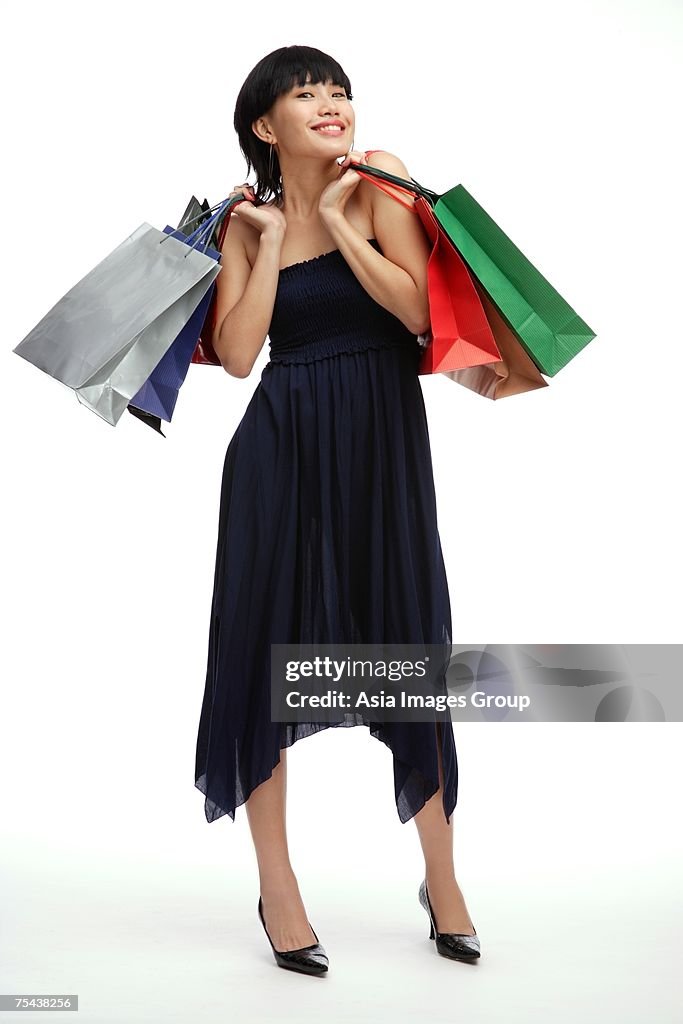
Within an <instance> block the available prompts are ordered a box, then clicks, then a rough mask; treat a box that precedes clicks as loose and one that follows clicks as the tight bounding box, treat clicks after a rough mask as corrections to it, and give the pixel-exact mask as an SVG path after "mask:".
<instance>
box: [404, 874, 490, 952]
mask: <svg viewBox="0 0 683 1024" xmlns="http://www.w3.org/2000/svg"><path fill="white" fill-rule="evenodd" d="M418 898H419V900H420V903H421V904H422V906H423V907H424V908H425V910H426V911H427V913H428V914H429V923H430V926H431V927H430V931H429V938H430V939H433V938H434V937H435V936H436V948H437V951H438V952H439V953H440V954H441V956H448V957H450V958H451V960H476V959H478V957H480V956H481V947H480V943H479V937H478V935H477V929H476V928H474V925H472V927H473V928H474V935H461V934H460V933H458V932H440V931H439V930H438V928H437V927H436V918H435V917H434V911H433V910H432V904H431V902H430V900H429V893H428V892H427V880H426V879H424V880H423V881H422V884H421V885H420V892H419V894H418Z"/></svg>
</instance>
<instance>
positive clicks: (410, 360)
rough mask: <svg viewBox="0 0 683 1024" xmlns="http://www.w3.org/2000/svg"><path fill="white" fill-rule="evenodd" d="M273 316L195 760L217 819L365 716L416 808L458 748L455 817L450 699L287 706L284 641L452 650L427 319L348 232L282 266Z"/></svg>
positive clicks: (401, 797)
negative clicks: (299, 754) (381, 715)
mask: <svg viewBox="0 0 683 1024" xmlns="http://www.w3.org/2000/svg"><path fill="white" fill-rule="evenodd" d="M369 241H370V242H371V244H372V245H373V246H375V247H376V248H377V249H378V250H379V251H380V252H381V249H380V247H379V244H378V242H377V240H376V239H374V238H373V239H369ZM268 333H269V337H270V361H269V362H268V363H267V364H266V365H265V367H264V368H263V372H262V374H261V380H260V382H259V384H258V385H257V387H256V389H255V390H254V393H253V395H252V397H251V401H250V402H249V404H248V406H247V408H246V411H245V413H244V416H243V417H242V419H241V421H240V423H239V425H238V427H237V429H236V430H235V433H234V434H233V436H232V438H231V440H230V443H229V445H228V449H227V452H226V454H225V462H224V466H223V482H222V487H221V499H220V513H219V521H218V540H217V545H216V561H215V574H214V585H213V596H212V602H211V619H210V628H209V648H208V656H207V669H206V682H205V688H204V700H203V704H202V710H201V716H200V723H199V732H198V736H197V755H196V770H195V785H196V786H197V788H198V789H200V790H201V791H202V792H203V793H204V794H205V805H204V806H205V813H206V819H207V821H215V820H216V819H217V818H219V817H221V816H222V815H225V814H228V815H230V817H231V818H232V819H233V820H234V818H235V809H236V808H237V807H238V806H239V805H240V804H242V803H244V802H245V801H246V800H247V799H248V798H249V796H250V794H251V792H252V791H253V790H254V789H255V788H256V787H257V786H259V785H260V784H261V783H262V782H264V781H266V780H267V779H269V778H270V777H271V775H272V773H273V769H274V768H275V766H276V765H277V764H278V763H279V761H280V752H281V751H282V750H283V749H284V748H285V747H289V746H291V745H292V744H293V743H295V742H296V741H297V740H301V739H302V738H303V737H305V736H311V735H313V734H314V733H316V732H320V731H321V730H322V729H327V728H337V727H347V726H356V725H366V726H367V727H368V728H369V730H370V733H371V735H372V736H374V737H376V738H377V739H379V740H381V741H382V742H383V743H384V744H386V746H387V747H389V748H390V749H391V751H392V754H393V759H394V796H395V800H396V809H397V812H398V815H399V817H400V820H401V821H404V822H405V821H408V819H409V818H411V817H413V816H414V815H415V814H416V813H417V812H418V811H419V810H421V808H422V807H423V806H424V804H425V802H426V801H427V800H428V799H429V798H430V797H431V796H432V795H433V794H434V793H435V792H436V791H437V790H438V788H439V770H438V751H439V749H440V750H441V754H442V763H443V779H444V785H443V798H442V803H443V810H444V814H445V816H446V819H447V820H449V819H450V815H451V813H452V811H453V808H454V807H455V804H456V797H457V782H458V770H457V759H456V752H455V742H454V738H453V728H452V725H451V723H450V718H448V715H447V714H446V716H445V718H446V720H445V721H444V720H441V721H439V722H438V723H433V722H401V721H377V720H376V719H367V718H365V717H363V715H362V713H361V712H349V713H346V714H342V715H341V717H340V720H339V721H330V722H326V721H316V722H301V721H294V722H284V723H281V722H277V721H275V722H274V721H272V720H271V716H270V707H271V703H270V669H271V665H270V655H271V644H274V643H286V644H308V643H311V644H315V643H326V644H337V643H372V644H382V643H401V644H403V643H416V644H420V645H422V644H424V643H428V644H439V645H443V647H444V654H445V659H446V661H445V663H447V660H448V657H449V656H450V653H451V648H450V642H451V609H450V601H449V594H448V585H447V581H446V573H445V566H444V561H443V556H442V552H441V544H440V538H439V533H438V529H437V520H436V498H435V489H434V479H433V475H432V463H431V452H430V445H429V435H428V430H427V416H426V412H425V407H424V401H423V397H422V389H421V387H420V382H419V379H418V362H419V356H420V352H421V350H420V345H419V342H418V339H417V336H416V335H414V334H411V332H410V331H408V330H407V329H406V327H405V326H404V325H403V324H402V322H401V321H400V320H399V319H398V318H397V317H396V316H394V315H393V314H392V313H390V312H389V311H388V310H387V309H385V308H384V307H383V306H381V305H380V304H379V303H378V302H376V301H375V300H374V299H373V298H372V297H371V296H370V295H369V294H368V293H367V292H366V291H365V289H364V288H363V287H362V285H361V284H360V282H359V280H358V279H357V278H356V276H355V274H354V273H353V271H352V270H351V268H350V266H349V265H348V263H347V262H346V260H345V259H344V257H343V256H342V254H341V252H340V251H339V250H337V249H335V250H332V251H330V252H327V253H323V254H321V255H320V256H316V257H314V258H313V259H310V260H304V261H302V262H301V263H295V264H292V265H291V266H289V267H285V268H283V269H282V270H281V271H280V275H279V279H278V285H277V293H276V298H275V302H274V306H273V316H272V318H271V324H270V328H269V332H268ZM435 724H436V725H440V726H441V730H440V734H439V735H440V740H439V739H437V731H436V728H435ZM354 799H355V794H350V795H349V799H348V801H344V803H343V804H341V805H340V814H342V815H343V814H345V813H347V812H352V810H353V807H352V804H353V800H354Z"/></svg>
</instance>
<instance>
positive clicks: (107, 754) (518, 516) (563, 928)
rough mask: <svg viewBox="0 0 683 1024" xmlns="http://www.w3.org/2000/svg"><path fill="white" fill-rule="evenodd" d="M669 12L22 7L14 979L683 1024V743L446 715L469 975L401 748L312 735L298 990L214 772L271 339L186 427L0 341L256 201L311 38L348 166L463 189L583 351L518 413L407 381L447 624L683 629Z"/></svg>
mask: <svg viewBox="0 0 683 1024" xmlns="http://www.w3.org/2000/svg"><path fill="white" fill-rule="evenodd" d="M681 14H682V12H681V4H680V3H676V2H673V0H670V2H666V0H648V2H647V3H646V2H645V0H641V2H638V3H636V2H630V0H625V2H620V3H617V2H608V0H590V2H576V0H575V2H574V3H572V4H571V5H570V4H560V3H532V2H529V0H519V2H517V3H515V4H510V3H505V2H502V0H500V2H493V0H480V2H478V3H477V4H476V5H474V4H469V3H462V2H457V3H451V4H450V5H448V6H446V7H443V8H441V7H439V6H437V5H436V4H434V3H431V2H428V3H422V4H419V5H414V4H407V5H405V7H401V6H398V5H389V4H383V3H381V2H378V3H377V4H374V5H371V4H367V3H362V4H361V3H355V2H350V0H345V2H344V3H343V4H338V5H333V6H329V5H327V4H312V5H299V4H285V3H279V4H274V3H260V4H256V5H253V6H251V7H250V6H248V5H243V6H238V5H229V4H225V3H213V2H205V0H196V2H194V3H192V4H179V3H173V2H165V3H163V4H162V3H151V2H137V3H135V4H132V3H123V2H119V3H117V4H108V3H97V4H85V3H76V2H68V0H62V2H61V3H59V4H52V3H46V2H43V3H35V2H34V3H28V4H24V5H21V6H19V5H16V4H15V5H11V6H10V5H8V6H7V7H6V8H5V13H4V16H3V36H4V39H5V45H4V47H3V62H2V71H1V74H2V91H3V98H4V103H3V121H4V123H3V141H4V143H5V146H4V150H5V155H4V159H3V163H2V171H1V173H2V177H3V206H4V211H3V212H4V223H5V235H4V243H3V247H2V257H1V259H2V283H3V289H4V301H3V304H2V310H3V328H4V330H3V336H4V344H3V353H2V359H3V365H2V380H3V385H4V386H3V401H2V405H1V406H0V416H1V417H2V437H3V439H4V445H3V448H4V462H5V479H6V484H7V490H6V492H5V500H4V502H3V513H4V515H3V520H4V522H3V530H2V539H3V552H2V556H3V559H2V564H3V602H4V618H3V621H4V623H5V637H4V643H3V647H2V661H3V664H2V666H1V671H2V707H1V726H0V728H1V733H0V758H1V760H0V780H1V794H0V800H1V804H0V812H1V813H0V830H1V834H0V849H1V850H2V853H0V858H1V860H0V869H1V870H2V889H3V893H2V902H3V908H2V916H3V919H4V927H3V929H2V934H1V936H0V939H1V942H2V950H0V963H1V964H2V967H1V968H0V991H2V992H6V993H20V992H31V991H33V992H39V993H40V992H42V993H63V992H78V993H80V997H81V1009H80V1016H79V1019H80V1020H82V1021H83V1022H84V1024H86V1022H87V1024H90V1022H95V1021H97V1022H100V1021H109V1020H111V1021H122V1020H125V1021H143V1020H144V1021H155V1020H159V1021H162V1020H163V1021H169V1020H176V1019H177V1020H183V1021H185V1020H187V1019H190V1018H193V1019H197V1020H202V1021H214V1020H216V1021H218V1020H225V1019H226V1015H228V1016H227V1019H235V1020H249V1019H251V1018H252V1016H253V1017H254V1019H258V1020H259V1021H264V1020H278V1021H288V1020H309V1019H310V1020H320V1019H323V1020H329V1021H346V1020H350V1019H352V1018H353V1019H354V1020H361V1021H365V1020H367V1021H370V1020H373V1021H376V1020H382V1019H385V1018H386V1019H387V1020H392V1021H393V1022H395V1021H401V1020H404V1019H405V1020H408V1019H411V1020H412V1019H414V1018H415V1016H416V1015H417V1014H419V1015H420V1017H422V1016H424V1017H425V1019H431V1020H433V1021H445V1020H452V1019H454V1017H455V1015H456V1014H462V1019H463V1020H478V1021H484V1020H487V1021H488V1020H489V1019H491V1020H500V1015H501V1012H504V1014H505V1018H506V1020H508V1021H516V1020H519V1021H526V1022H528V1021H532V1020H533V1021H536V1020H538V1021H541V1020H543V1021H545V1020H548V1019H551V1018H552V1019H554V1020H556V1021H559V1020H565V1019H567V1020H569V1019H572V1020H574V1019H576V1017H577V1015H579V1014H581V1015H583V1016H584V1017H587V1018H588V1019H595V1020H597V1019H600V1020H601V1022H604V1021H612V1020H614V1021H619V1022H620V1024H627V1022H630V1021H634V1022H636V1021H638V1022H641V1021H642V1020H643V1019H645V1014H647V1017H648V1019H652V1020H656V1021H657V1022H658V1024H662V1022H669V1021H674V1020H677V1019H680V1014H681V1012H682V1008H681V1005H680V1002H679V1003H678V1005H677V1003H676V1001H677V1000H680V984H678V981H676V984H675V985H674V978H675V977H676V978H677V976H676V975H675V974H674V973H673V972H674V963H675V961H674V953H675V951H676V949H677V948H678V949H679V950H680V942H681V933H680V919H681V910H682V909H683V907H682V906H681V903H682V900H681V886H680V874H679V864H680V858H681V853H682V852H683V850H682V844H681V836H680V832H679V831H678V824H679V819H680V814H679V812H676V811H675V808H674V804H675V805H676V806H679V803H680V793H679V784H678V780H679V779H680V753H679V748H680V737H681V727H680V725H679V724H639V723H624V724H618V723H617V724H612V725H590V724H585V725H578V724H570V725H561V724H541V725H536V726H535V727H533V728H532V727H531V726H530V725H519V724H517V725H516V726H512V727H510V728H502V727H501V726H492V727H489V728H484V727H483V725H476V724H467V725H465V724H461V725H458V724H457V723H456V724H455V737H456V744H457V748H458V758H459V764H460V792H459V800H458V808H457V810H456V814H455V842H456V870H457V874H458V879H459V881H460V884H461V887H462V889H463V892H464V894H465V897H466V899H467V905H468V909H469V911H470V914H471V916H472V919H473V921H474V924H475V926H476V927H477V931H478V933H479V935H480V937H481V941H482V951H483V955H482V959H481V961H480V963H479V964H478V965H477V967H476V968H468V967H467V965H463V964H458V963H454V962H449V961H446V960H444V959H442V958H440V957H437V956H436V955H435V952H434V948H433V944H432V943H429V942H428V941H427V934H428V922H427V919H426V915H425V914H424V911H423V910H422V909H421V908H420V907H419V905H418V902H417V889H418V885H419V882H420V880H421V878H422V861H421V854H420V849H419V844H418V840H417V833H416V830H415V828H414V825H413V823H411V822H408V823H407V824H406V825H401V823H400V822H399V819H398V817H397V815H396V808H395V803H394V795H393V778H392V771H391V757H390V755H389V752H388V751H387V750H386V748H385V747H384V746H383V745H381V744H379V743H378V742H375V741H374V740H372V739H371V738H370V737H369V734H368V732H367V730H364V729H353V730H329V731H327V732H326V733H323V734H320V735H318V736H317V737H311V738H309V739H307V740H306V741H304V742H302V743H300V744H298V745H296V746H295V747H294V748H292V749H291V750H290V752H289V755H288V759H289V766H290V767H289V787H288V796H289V834H290V849H291V855H292V861H293V864H294V867H295V870H296V871H297V875H298V878H299V883H300V886H301V890H302V894H303V896H304V900H305V902H306V906H307V910H308V913H309V917H310V919H311V921H312V923H313V926H314V928H315V929H316V931H317V932H318V935H319V936H320V938H321V941H322V942H323V944H324V945H325V946H326V949H327V951H328V954H329V955H330V960H331V964H332V966H331V970H330V975H329V977H328V978H327V979H325V981H324V982H314V981H313V980H312V979H307V978H305V977H303V976H297V975H294V974H291V973H290V972H285V971H278V970H276V969H275V964H274V961H273V960H272V954H271V952H270V948H269V946H268V945H267V940H266V937H265V935H264V934H263V932H262V929H261V925H260V923H259V922H258V918H257V916H256V903H257V899H258V875H257V872H256V866H255V861H254V856H253V848H252V846H251V839H250V834H249V830H248V825H247V819H246V814H245V809H244V807H241V808H238V811H237V820H236V822H235V823H234V824H233V823H232V822H231V821H230V820H229V819H228V818H223V819H221V820H220V821H218V822H215V823H212V824H211V826H209V825H208V824H207V823H206V821H205V818H204V810H203V796H202V794H200V793H199V791H198V790H196V789H195V788H194V755H195V749H194V744H195V738H196V728H197V724H198V719H199V710H200V703H201V698H202V693H203V685H204V672H205V658H206V643H207V639H208V619H209V608H210V597H211V585H212V574H213V559H214V553H215V542H216V536H215V534H216V527H217V514H218V498H219V491H220V481H221V472H222V465H223V458H224V454H225V449H226V447H227V444H228V442H229V440H230V437H231V436H232V434H233V432H234V430H235V428H236V427H237V425H238V423H239V421H240V419H241V416H242V414H243V412H244V409H245V408H246V405H247V403H248V401H249V399H250V397H251V395H252V393H253V390H254V388H255V387H256V386H257V384H258V381H259V377H260V373H261V369H262V367H263V365H264V364H265V362H266V361H267V343H266V346H265V347H264V350H263V352H262V354H261V357H260V359H259V362H258V363H257V364H256V366H255V368H254V370H253V372H252V374H251V376H250V377H249V378H247V379H245V380H238V379H235V378H231V377H229V376H228V375H227V374H226V373H224V372H223V371H222V370H220V369H219V368H217V367H208V366H192V367H191V368H190V372H189V375H188V379H187V380H186V382H185V384H184V386H183V389H182V391H181V394H180V398H179V401H178V405H177V409H176V412H175V414H174V417H173V422H172V423H171V424H170V425H168V429H166V428H164V429H165V433H166V434H167V437H166V439H164V438H162V437H160V436H159V435H158V434H156V433H155V432H154V431H152V430H151V429H149V428H148V427H146V426H144V425H143V424H142V423H141V422H139V421H138V420H136V419H135V418H134V417H132V416H130V415H129V414H126V415H125V416H124V417H123V418H122V419H121V421H120V422H119V424H118V426H117V427H116V428H113V427H111V426H110V425H108V424H107V423H105V422H104V421H103V420H101V419H99V418H98V417H97V416H96V415H94V414H93V413H91V412H90V411H88V410H87V409H86V408H85V407H84V406H82V405H80V404H79V402H78V401H77V399H76V398H75V396H74V395H73V393H71V392H69V391H68V390H67V389H66V388H64V387H63V386H61V385H59V384H58V383H57V382H56V381H54V380H53V379H51V378H50V377H48V376H47V375H45V374H43V373H41V372H40V371H39V370H37V369H36V368H35V367H33V366H31V365H30V364H29V363H27V362H25V361H24V360H22V359H20V358H19V357H18V356H17V355H15V354H13V353H12V348H13V347H14V346H15V345H16V344H17V343H18V342H19V341H20V340H21V339H22V338H23V337H24V336H25V335H26V334H27V333H28V332H29V330H31V328H32V327H33V326H34V325H35V324H36V323H37V321H38V320H39V319H40V318H41V317H42V316H43V315H44V314H45V313H46V312H47V311H48V309H49V308H50V307H51V306H52V305H54V303H55V302H56V301H57V300H58V299H59V298H60V297H61V296H62V295H63V294H64V293H65V292H66V291H67V290H68V289H69V288H70V287H71V286H72V285H73V284H74V283H75V282H76V281H77V280H79V279H80V278H81V277H82V276H83V275H84V274H85V273H86V272H87V271H88V270H90V269H91V267H92V266H94V265H95V263H97V262H99V260H100V259H102V258H103V256H104V255H106V254H107V253H109V252H110V251H111V250H112V249H113V248H114V247H115V246H116V245H118V244H119V243H120V242H121V241H122V240H123V239H124V238H125V237H127V236H128V235H129V234H130V233H131V232H132V231H133V230H134V229H135V228H136V227H137V226H138V225H139V224H140V223H141V222H142V221H147V222H149V223H151V224H153V225H155V226H156V227H159V228H163V227H164V226H165V225H166V224H173V225H175V224H177V223H178V220H179V218H180V216H181V214H182V213H183V211H184V209H185V206H186V204H187V202H188V200H189V198H190V196H191V195H192V194H193V193H194V194H195V195H197V196H198V198H200V199H203V198H204V197H205V196H206V197H207V198H208V199H209V201H210V202H211V203H216V202H218V201H219V200H220V199H222V198H224V197H225V196H226V195H227V194H228V192H229V191H230V190H231V189H232V188H233V186H234V185H235V184H236V183H240V182H242V181H244V180H245V177H246V168H245V165H244V162H243V158H242V156H241V154H240V152H239V149H238V145H237V139H236V135H235V133H234V130H233V127H232V117H233V109H234V102H235V99H236V95H237V91H238V89H239V87H240V85H241V84H242V82H243V80H244V78H245V77H246V75H247V74H248V72H249V71H250V70H251V68H252V67H253V65H254V64H256V62H257V61H258V60H259V59H260V58H261V57H262V56H264V55H265V54H266V53H268V52H270V51H271V50H273V49H275V48H277V47H279V46H283V45H288V44H292V43H305V44H307V45H310V46H317V47H319V48H320V49H322V50H325V51H327V52H329V53H332V54H333V55H334V56H335V57H336V58H337V59H338V60H339V61H340V63H341V64H342V66H343V67H344V68H345V70H346V72H347V73H348V75H349V76H350V79H351V83H352V87H353V94H354V107H355V111H356V133H355V148H357V149H385V150H388V151H390V152H393V153H396V154H397V155H398V156H400V157H401V159H402V160H403V161H404V163H405V164H406V166H407V167H408V169H409V171H410V173H411V174H412V175H413V176H414V177H415V178H416V179H417V180H418V181H420V182H421V183H423V184H426V185H428V186H429V187H431V188H433V189H434V190H436V191H445V190H446V189H447V188H449V187H451V186H453V185H455V184H457V183H459V182H462V183H463V184H464V185H465V186H466V187H467V188H468V190H469V191H471V192H472V194H473V195H474V196H475V197H476V198H477V199H478V201H479V202H480V203H481V204H482V205H483V206H484V208H485V209H486V210H487V211H488V212H489V213H490V214H491V216H493V218H494V219H495V220H496V221H497V223H498V224H499V225H500V226H501V227H502V228H503V230H505V231H506V232H507V233H508V234H509V235H510V237H511V238H512V239H513V240H514V241H515V242H516V244H517V245H518V246H519V247H520V248H521V249H522V251H523V252H524V253H525V254H526V255H527V256H528V257H529V258H530V259H531V261H532V262H533V263H534V264H535V265H536V266H537V267H538V268H539V269H540V270H541V272H542V273H543V274H544V275H545V276H546V277H547V278H548V279H549V280H550V281H551V282H552V283H553V284H554V285H555V286H556V287H557V288H558V289H559V290H560V292H561V293H562V295H563V296H564V297H565V298H566V299H567V300H568V301H569V302H570V304H571V305H573V306H574V307H575V308H576V309H577V311H578V312H579V313H580V315H581V316H582V317H583V318H584V319H585V320H586V321H587V322H588V323H589V324H590V325H591V327H592V328H593V330H594V331H595V332H596V333H597V338H596V339H595V341H593V342H592V343H591V344H590V345H589V346H588V347H587V348H586V349H584V351H583V352H582V353H581V354H580V355H579V356H577V357H576V358H575V359H574V360H573V361H572V362H571V363H570V364H569V365H568V366H567V367H566V368H565V369H564V370H563V371H561V373H559V374H558V375H557V376H556V377H555V378H553V379H552V380H551V384H550V387H548V388H546V389H543V390H541V391H537V392H533V393H531V394H528V395H524V396H518V397H513V398H509V399H506V400H503V401H499V402H491V401H489V400H486V399H484V398H481V397H479V396H477V395H475V394H474V393H473V392H470V391H468V390H466V389H465V388H463V387H460V386H458V385H456V384H455V383H453V382H452V381H450V380H448V379H446V378H444V377H438V376H437V377H422V378H421V383H422V386H423V389H424V394H425V401H426V404H427V410H428V416H429V423H430V432H431V439H432V452H433V461H434V474H435V480H436V487H437V496H438V502H439V522H440V532H441V538H442V545H443V549H444V555H445V558H446V565H447V572H448V577H449V583H450V589H451V599H452V605H453V626H454V640H455V642H457V643H465V642H467V643H473V644H485V643H526V642H532V643H537V642H543V643H596V644H605V643H627V642H628V643H676V642H678V641H680V640H683V637H681V600H680V574H681V543H680V522H681V512H682V510H681V502H680V497H679V494H680V490H679V483H680V379H679V377H680V375H679V366H680V358H679V357H680V345H681V318H680V312H679V302H680V271H681V265H680V253H679V239H680V232H681V220H682V218H681V203H680V170H681V168H680V164H681V161H680V156H681V149H680V95H681V79H680V74H678V73H677V67H676V65H677V64H678V67H679V68H680V60H681V20H682V16H681ZM252 180H253V176H252ZM677 969H678V968H677V966H676V968H675V970H677ZM397 979H400V981H397ZM569 979H571V983H570V980H569ZM359 983H360V984H359ZM321 985H322V988H321V987H320V986H321ZM316 986H317V987H316ZM255 993H256V995H257V1001H258V1008H257V1009H254V1008H252V1010H248V1009H246V1006H247V1005H248V1004H249V1003H250V1002H251V1004H252V1007H253V1003H254V996H255ZM32 1016H34V1015H33V1014H29V1015H27V1017H22V1018H21V1019H22V1020H24V1019H30V1017H32ZM8 1019H14V1015H8ZM41 1019H42V1018H41Z"/></svg>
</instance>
